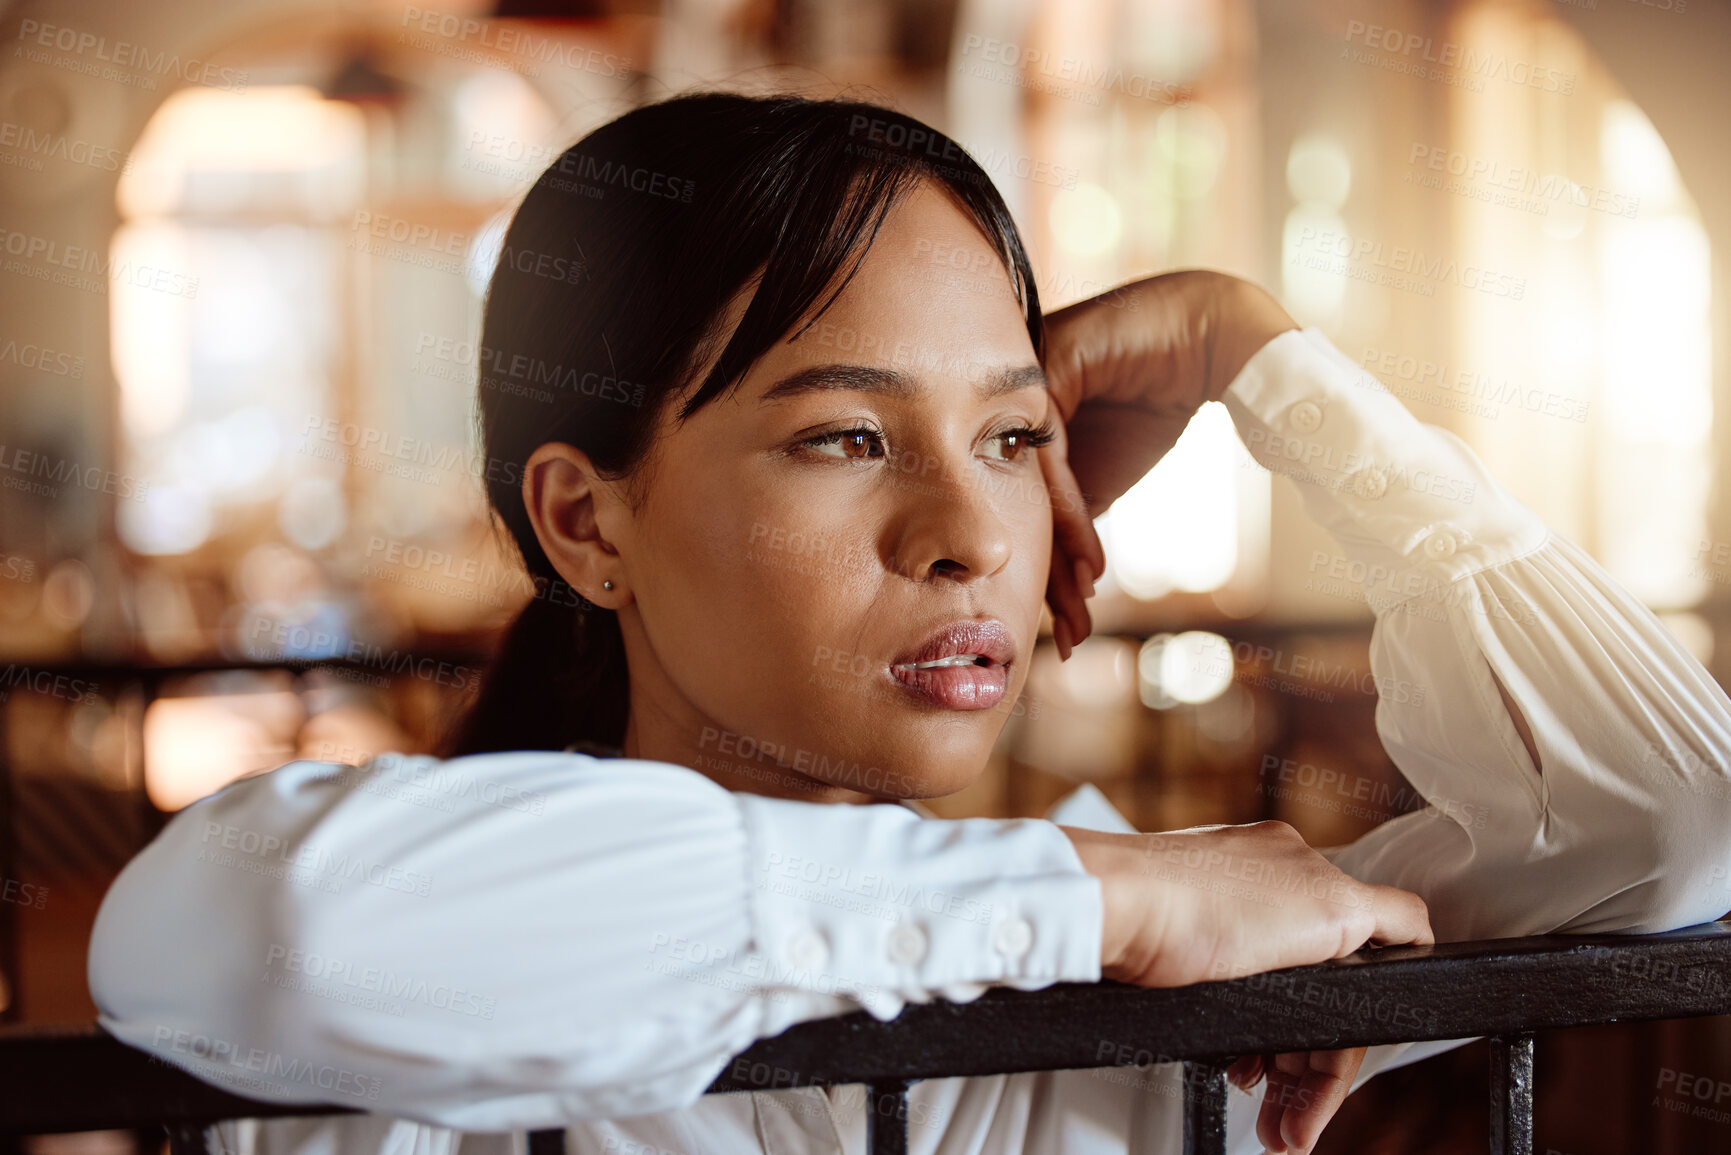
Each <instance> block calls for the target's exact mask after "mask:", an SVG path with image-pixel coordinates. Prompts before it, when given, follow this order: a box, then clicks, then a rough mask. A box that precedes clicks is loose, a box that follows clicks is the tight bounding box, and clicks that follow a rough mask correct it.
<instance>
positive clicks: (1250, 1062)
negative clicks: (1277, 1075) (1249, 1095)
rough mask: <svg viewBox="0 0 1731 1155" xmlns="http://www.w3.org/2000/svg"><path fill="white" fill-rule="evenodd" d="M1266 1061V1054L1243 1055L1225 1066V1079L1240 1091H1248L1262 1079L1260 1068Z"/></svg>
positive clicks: (1261, 1068)
mask: <svg viewBox="0 0 1731 1155" xmlns="http://www.w3.org/2000/svg"><path fill="white" fill-rule="evenodd" d="M1267 1063H1268V1056H1267V1055H1244V1056H1242V1057H1240V1058H1238V1059H1236V1060H1234V1061H1233V1063H1232V1065H1231V1066H1230V1067H1227V1068H1226V1081H1227V1082H1228V1083H1231V1084H1232V1085H1233V1086H1234V1087H1237V1088H1238V1089H1239V1090H1240V1091H1248V1090H1250V1088H1252V1087H1254V1086H1256V1084H1257V1083H1260V1082H1261V1081H1262V1070H1263V1068H1264V1067H1265V1066H1266V1065H1267Z"/></svg>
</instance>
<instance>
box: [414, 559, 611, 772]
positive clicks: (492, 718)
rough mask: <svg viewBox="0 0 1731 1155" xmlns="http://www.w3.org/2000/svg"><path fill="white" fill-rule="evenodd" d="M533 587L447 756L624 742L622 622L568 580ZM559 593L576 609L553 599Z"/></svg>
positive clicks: (446, 748)
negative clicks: (576, 743) (572, 586)
mask: <svg viewBox="0 0 1731 1155" xmlns="http://www.w3.org/2000/svg"><path fill="white" fill-rule="evenodd" d="M536 586H537V592H536V595H535V596H534V597H533V598H531V599H530V600H529V604H528V605H526V606H524V607H523V611H522V612H521V613H519V614H518V615H517V620H516V621H514V622H512V623H511V627H510V629H508V630H507V631H506V632H505V637H504V639H503V641H502V642H501V643H500V646H499V652H498V655H497V656H496V657H495V658H494V659H493V662H492V665H491V666H490V667H489V668H488V670H487V673H486V676H485V677H484V678H483V679H482V682H481V690H480V693H479V695H478V696H477V697H476V698H475V701H474V702H473V704H471V705H470V706H469V708H468V709H467V710H466V711H465V712H464V714H463V716H462V718H461V719H460V720H459V721H458V723H457V725H456V727H455V729H454V730H453V731H452V733H451V734H450V735H449V736H448V737H447V738H446V740H445V742H444V743H443V745H442V749H441V751H440V753H441V756H442V757H446V758H456V757H459V756H461V755H464V754H483V753H487V752H489V751H493V750H563V749H564V748H565V747H567V746H569V745H570V744H571V743H573V742H579V741H585V740H587V741H590V742H601V743H605V744H607V745H611V746H617V745H619V744H620V743H621V742H623V741H624V738H625V721H626V716H627V711H628V708H629V705H630V683H629V681H628V680H627V673H626V664H625V642H624V639H623V637H622V636H621V635H620V633H619V616H618V615H617V614H615V613H614V612H613V611H612V610H608V609H603V608H602V607H600V606H597V605H595V604H594V603H593V602H590V601H589V600H588V599H586V598H583V597H581V596H578V595H577V594H576V593H575V591H573V590H572V589H571V587H570V586H567V585H565V583H564V582H561V581H553V582H543V581H537V582H536ZM557 590H563V591H564V592H565V593H566V594H568V595H571V597H573V598H574V599H575V602H574V604H573V603H571V602H567V601H560V600H558V599H555V598H554V597H551V596H549V595H551V594H552V593H554V592H555V591H557Z"/></svg>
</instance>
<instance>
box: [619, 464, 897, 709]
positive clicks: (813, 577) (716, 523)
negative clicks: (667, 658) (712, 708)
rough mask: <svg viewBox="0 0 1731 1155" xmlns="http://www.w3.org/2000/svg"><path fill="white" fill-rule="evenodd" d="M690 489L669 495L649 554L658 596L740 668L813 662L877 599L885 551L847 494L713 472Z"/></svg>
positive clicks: (770, 673) (771, 673) (653, 593)
mask: <svg viewBox="0 0 1731 1155" xmlns="http://www.w3.org/2000/svg"><path fill="white" fill-rule="evenodd" d="M687 492H688V493H696V494H700V495H701V496H697V497H695V498H692V499H682V500H680V501H678V502H669V503H668V504H667V506H666V507H665V508H666V512H667V516H666V517H665V518H663V519H662V521H661V522H660V523H659V524H658V525H657V526H656V529H655V532H654V538H655V543H656V544H655V547H654V549H653V550H652V552H651V553H649V554H648V555H646V556H647V557H648V558H649V565H648V566H647V567H646V568H647V569H648V570H649V571H650V572H649V573H648V574H647V579H648V581H649V583H650V584H649V585H648V586H647V587H646V588H647V589H648V591H649V592H650V599H649V600H648V607H649V610H650V612H654V613H655V615H656V616H657V617H662V618H663V619H664V620H667V621H669V622H675V621H676V622H679V623H680V625H681V632H682V633H684V634H686V635H687V636H688V637H691V638H692V640H693V643H694V645H695V647H696V649H697V650H698V651H709V652H711V653H712V654H713V655H714V660H715V661H720V662H725V663H726V664H727V666H728V667H729V668H730V669H731V670H732V671H734V673H735V674H736V675H737V676H739V677H741V678H751V677H752V676H753V671H761V677H763V678H769V677H774V678H785V677H786V675H787V673H788V671H790V670H792V669H795V668H803V665H808V664H809V663H810V662H811V661H812V656H813V654H814V653H815V652H816V650H817V648H818V647H820V646H824V645H833V643H834V636H835V634H836V633H837V631H838V629H840V628H845V626H846V623H847V622H849V621H851V620H853V615H851V614H850V613H849V612H848V609H847V607H848V605H849V603H850V602H852V601H855V600H856V599H858V600H860V601H867V602H869V600H870V597H871V588H872V587H871V586H870V582H871V581H872V577H871V575H872V571H873V570H874V569H875V568H877V561H876V558H875V554H874V553H873V552H872V550H871V548H870V535H869V532H868V531H867V529H866V527H865V526H864V524H863V523H862V519H860V518H859V517H858V516H857V513H858V511H857V509H856V508H854V507H852V506H850V505H849V504H848V503H846V502H839V503H838V502H837V501H835V500H833V499H830V498H826V497H824V496H822V495H820V494H814V493H812V492H811V491H810V490H804V491H797V492H796V491H794V490H793V489H792V487H788V486H779V487H778V486H770V485H756V486H754V485H751V484H749V483H747V484H740V483H738V482H734V483H732V484H727V483H718V482H717V480H716V479H714V478H709V479H707V482H706V483H704V484H702V486H701V488H698V487H696V486H694V487H692V488H690V489H688V490H687ZM690 652H691V651H690V650H687V653H688V654H689V653H690ZM802 664H803V665H802Z"/></svg>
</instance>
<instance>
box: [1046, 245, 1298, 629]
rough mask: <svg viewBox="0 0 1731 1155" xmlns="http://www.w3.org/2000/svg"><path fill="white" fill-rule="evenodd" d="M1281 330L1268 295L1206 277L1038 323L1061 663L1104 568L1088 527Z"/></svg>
mask: <svg viewBox="0 0 1731 1155" xmlns="http://www.w3.org/2000/svg"><path fill="white" fill-rule="evenodd" d="M1292 328H1296V325H1295V323H1294V322H1293V320H1292V318H1291V317H1290V316H1288V315H1287V313H1286V310H1285V309H1283V308H1281V307H1280V303H1279V302H1278V301H1276V300H1275V299H1274V297H1273V296H1271V295H1270V294H1269V293H1267V292H1266V291H1264V290H1263V289H1261V288H1259V287H1257V286H1256V285H1253V284H1251V283H1250V282H1249V281H1245V280H1241V279H1240V278H1238V277H1233V276H1229V275H1227V274H1225V273H1217V272H1212V271H1208V270H1185V271H1182V272H1176V273H1163V274H1161V275H1160V276H1158V277H1149V278H1148V279H1146V280H1142V281H1133V282H1131V283H1130V284H1128V285H1123V286H1121V287H1119V288H1116V289H1113V290H1112V291H1110V292H1108V293H1103V294H1101V295H1100V296H1097V297H1092V298H1090V299H1088V300H1086V301H1081V302H1079V303H1077V304H1074V305H1070V306H1069V307H1067V308H1064V309H1060V310H1058V311H1057V312H1055V313H1050V314H1048V315H1047V316H1046V355H1045V368H1046V379H1047V381H1048V382H1049V384H1050V388H1051V396H1052V402H1053V404H1054V405H1055V406H1056V408H1057V411H1058V414H1057V415H1058V416H1059V417H1060V418H1061V419H1062V424H1063V426H1064V436H1063V437H1062V438H1061V439H1060V440H1059V441H1057V442H1054V443H1053V444H1051V445H1048V446H1047V447H1046V448H1045V449H1043V450H1042V451H1041V453H1042V458H1041V461H1042V466H1043V468H1044V469H1045V473H1046V480H1047V485H1048V487H1049V488H1050V491H1051V494H1052V520H1053V538H1054V541H1053V551H1052V577H1051V581H1050V583H1049V585H1048V588H1047V591H1046V596H1047V601H1048V602H1049V603H1050V605H1051V607H1052V616H1053V629H1052V637H1053V640H1054V641H1055V642H1056V643H1057V646H1058V652H1059V654H1060V655H1062V656H1063V657H1066V658H1067V657H1069V653H1070V649H1071V648H1072V647H1073V646H1075V645H1076V644H1078V643H1080V642H1081V641H1082V639H1083V638H1085V637H1087V635H1088V631H1089V629H1090V628H1091V626H1092V622H1091V621H1090V619H1089V617H1088V610H1087V606H1086V604H1085V599H1086V598H1087V597H1089V596H1091V595H1092V593H1093V581H1094V579H1095V578H1097V577H1098V576H1099V575H1100V574H1101V573H1102V572H1103V571H1104V569H1105V553H1104V551H1103V550H1102V548H1101V546H1100V539H1099V537H1098V536H1097V535H1096V534H1095V532H1094V528H1093V519H1094V518H1096V517H1098V516H1099V515H1100V514H1102V513H1104V512H1105V511H1106V508H1107V507H1108V506H1110V505H1111V504H1112V503H1113V502H1114V501H1117V500H1118V498H1120V497H1122V496H1123V495H1124V492H1125V491H1126V490H1128V489H1129V488H1130V487H1131V486H1132V485H1135V484H1136V482H1138V481H1140V480H1141V479H1142V477H1143V475H1144V474H1146V473H1147V472H1148V471H1149V470H1150V469H1152V468H1153V467H1154V464H1155V463H1156V462H1157V461H1159V460H1160V459H1161V458H1162V457H1164V456H1166V452H1167V451H1168V450H1169V449H1171V448H1172V446H1173V444H1174V443H1175V442H1177V440H1178V437H1179V435H1180V434H1181V433H1183V432H1184V427H1185V426H1186V425H1188V424H1189V423H1190V418H1191V417H1193V416H1195V414H1196V411H1197V410H1198V409H1200V408H1201V407H1202V403H1203V402H1205V401H1214V400H1218V399H1219V397H1220V395H1221V394H1222V393H1224V392H1225V391H1226V387H1227V386H1228V385H1230V384H1232V380H1233V378H1235V377H1237V376H1238V371H1239V370H1240V369H1242V368H1243V367H1244V363H1245V362H1246V361H1248V360H1250V357H1251V355H1252V354H1254V353H1255V352H1256V351H1257V350H1258V349H1260V348H1262V346H1263V345H1266V344H1267V343H1268V342H1269V341H1270V340H1271V339H1272V338H1273V337H1275V336H1276V335H1277V334H1279V333H1281V332H1284V331H1285V330H1287V329H1292ZM1084 567H1085V568H1084Z"/></svg>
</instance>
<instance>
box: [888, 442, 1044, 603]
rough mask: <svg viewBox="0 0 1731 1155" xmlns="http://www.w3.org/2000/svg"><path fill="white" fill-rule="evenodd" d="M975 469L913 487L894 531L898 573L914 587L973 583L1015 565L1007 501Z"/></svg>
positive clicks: (949, 471)
mask: <svg viewBox="0 0 1731 1155" xmlns="http://www.w3.org/2000/svg"><path fill="white" fill-rule="evenodd" d="M978 468H982V467H980V466H979V465H978V464H977V463H973V468H970V467H969V466H959V467H958V466H950V467H947V468H945V469H944V470H943V471H942V475H941V476H930V475H928V476H927V477H926V478H924V479H920V480H918V481H914V482H911V483H910V485H909V492H908V495H907V497H906V498H905V499H904V500H903V502H902V509H901V511H900V516H899V517H898V518H897V519H896V522H895V523H894V527H893V529H892V531H891V533H892V539H891V542H890V545H891V549H890V551H889V553H890V558H891V561H892V568H893V569H894V570H895V571H896V572H897V573H899V574H901V575H902V576H903V577H906V578H908V579H909V580H911V581H919V582H924V581H930V580H933V579H935V578H949V579H951V580H954V581H958V582H973V581H977V580H979V579H980V578H982V577H989V576H991V575H992V574H995V573H997V572H998V571H999V570H1002V569H1003V568H1004V567H1005V566H1006V565H1008V564H1009V561H1010V556H1011V554H1012V553H1013V552H1014V549H1013V544H1012V540H1011V532H1010V526H1009V525H1008V524H1007V523H1006V522H1005V519H1004V516H1003V514H1002V512H1001V510H1000V508H999V503H1000V500H1001V498H1000V497H997V496H994V494H993V492H992V488H991V487H990V486H989V485H986V484H981V483H980V482H979V481H978V480H977V479H975V478H974V469H978Z"/></svg>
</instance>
